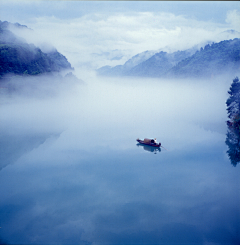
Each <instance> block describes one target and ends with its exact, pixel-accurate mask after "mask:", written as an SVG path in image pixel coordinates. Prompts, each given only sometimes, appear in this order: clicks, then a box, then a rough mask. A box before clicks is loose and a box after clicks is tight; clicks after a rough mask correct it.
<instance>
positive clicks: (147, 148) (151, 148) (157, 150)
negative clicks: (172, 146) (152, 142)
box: [136, 143, 161, 154]
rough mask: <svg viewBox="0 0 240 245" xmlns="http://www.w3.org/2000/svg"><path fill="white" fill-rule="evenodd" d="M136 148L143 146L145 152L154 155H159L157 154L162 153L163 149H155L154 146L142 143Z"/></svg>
mask: <svg viewBox="0 0 240 245" xmlns="http://www.w3.org/2000/svg"><path fill="white" fill-rule="evenodd" d="M136 146H138V147H139V146H141V147H143V149H144V150H145V151H149V152H152V153H154V154H157V152H161V148H160V147H153V146H149V145H143V144H140V143H137V144H136Z"/></svg>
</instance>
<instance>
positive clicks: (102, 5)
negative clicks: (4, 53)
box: [0, 0, 240, 69]
mask: <svg viewBox="0 0 240 245" xmlns="http://www.w3.org/2000/svg"><path fill="white" fill-rule="evenodd" d="M0 16H1V21H5V20H6V21H9V22H12V23H15V22H18V23H20V24H22V25H27V26H28V27H29V28H31V29H33V30H34V35H32V36H31V35H30V36H24V37H25V38H26V39H27V41H28V42H33V43H37V42H39V40H41V41H42V42H45V43H46V42H48V43H51V44H52V45H53V46H54V47H56V48H57V49H58V51H59V52H61V53H62V54H63V55H65V56H66V57H67V59H68V60H69V61H70V63H71V64H72V65H73V66H74V67H82V68H93V69H96V68H99V67H101V66H103V65H111V66H114V65H118V64H124V63H125V62H126V61H127V60H128V59H129V58H131V57H132V56H134V55H136V54H138V53H141V52H144V51H146V50H154V51H155V50H163V51H168V52H173V51H176V50H184V49H188V48H191V47H193V46H194V45H203V44H204V43H206V42H208V41H215V42H218V41H221V40H224V39H232V38H235V37H238V36H229V34H228V35H225V36H224V35H223V34H222V33H223V32H224V31H226V30H230V29H233V30H235V31H239V32H240V3H239V1H213V2H211V1H185V2H181V1H21V0H20V1H13V0H7V1H5V0H1V1H0Z"/></svg>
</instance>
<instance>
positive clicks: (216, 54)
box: [97, 38, 240, 78]
mask: <svg viewBox="0 0 240 245" xmlns="http://www.w3.org/2000/svg"><path fill="white" fill-rule="evenodd" d="M126 63H127V62H126ZM126 63H125V64H126ZM124 67H125V65H123V66H116V67H102V68H100V69H98V70H97V73H98V74H99V75H105V76H141V77H142V76H143V77H144V76H145V77H168V78H187V77H195V78H208V77H212V76H218V75H222V74H224V73H230V74H232V75H238V73H239V72H240V39H238V38H236V39H233V40H225V41H221V42H219V43H212V44H207V45H206V46H205V47H204V48H201V49H200V50H196V49H194V48H193V49H189V50H185V51H177V52H174V53H167V52H159V53H156V54H154V55H153V56H152V57H150V58H149V59H147V60H145V61H143V62H141V63H139V64H137V65H135V66H134V67H131V68H130V69H128V70H126V69H124Z"/></svg>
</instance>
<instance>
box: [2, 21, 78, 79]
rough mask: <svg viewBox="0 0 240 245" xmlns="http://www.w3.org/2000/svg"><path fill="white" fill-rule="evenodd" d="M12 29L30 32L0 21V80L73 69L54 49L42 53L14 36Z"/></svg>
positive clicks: (21, 27) (20, 26) (17, 25)
mask: <svg viewBox="0 0 240 245" xmlns="http://www.w3.org/2000/svg"><path fill="white" fill-rule="evenodd" d="M13 27H14V28H15V29H18V30H20V31H21V30H24V29H28V30H31V29H29V28H28V27H27V26H24V25H20V24H18V23H16V24H12V23H9V22H7V21H4V22H2V21H0V79H1V78H2V77H3V76H4V75H9V74H11V75H12V74H15V75H38V74H43V73H53V72H60V71H62V70H67V69H70V70H72V69H73V68H72V67H71V64H70V63H69V62H68V60H67V59H66V57H65V56H63V55H62V54H60V53H59V52H58V51H57V50H56V49H51V50H50V51H49V52H43V51H42V50H41V49H40V48H39V47H36V46H35V45H34V44H29V43H27V42H26V40H24V39H23V38H22V37H19V36H17V35H16V34H14V33H13V32H12V31H11V28H13Z"/></svg>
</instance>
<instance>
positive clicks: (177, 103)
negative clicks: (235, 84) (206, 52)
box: [0, 78, 240, 245]
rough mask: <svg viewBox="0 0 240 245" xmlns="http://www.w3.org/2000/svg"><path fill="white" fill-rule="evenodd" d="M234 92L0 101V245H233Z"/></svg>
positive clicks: (208, 87) (101, 92)
mask: <svg viewBox="0 0 240 245" xmlns="http://www.w3.org/2000/svg"><path fill="white" fill-rule="evenodd" d="M231 82H232V81H231V80H224V79H223V80H222V81H220V80H216V81H215V80H211V81H184V80H181V81H163V80H157V79H155V80H154V79H151V80H149V79H148V80H144V79H138V80H134V79H114V78H113V79H102V80H100V79H96V80H89V81H86V83H87V84H86V85H83V86H76V87H75V86H74V87H70V88H66V86H65V85H64V86H62V87H60V88H58V92H57V93H52V88H49V87H47V88H46V87H43V88H42V89H41V90H40V92H36V91H34V92H33V93H32V92H30V93H29V91H27V92H26V91H24V92H22V93H21V94H20V95H17V94H15V95H12V96H10V97H4V96H2V99H1V107H0V113H1V139H0V144H1V150H0V153H1V156H0V160H1V162H0V164H1V165H0V197H1V198H0V227H1V228H0V242H1V243H3V244H94V245H98V244H206V245H215V244H231V245H232V244H233V245H235V244H236V245H238V244H240V233H239V231H240V225H239V222H240V208H239V201H240V189H239V186H240V181H239V176H240V175H239V174H240V170H239V167H240V166H239V165H237V166H236V167H234V166H233V165H232V164H231V161H230V160H229V157H228V155H227V153H226V151H227V150H228V148H227V146H226V144H225V140H226V133H227V127H226V125H225V121H226V120H227V115H226V107H225V101H226V98H227V96H228V95H227V90H228V89H229V86H230V84H231ZM46 91H47V92H48V93H47V94H48V96H45V95H46ZM49 91H50V92H49ZM50 95H51V96H50ZM138 137H139V138H144V137H154V138H155V137H156V138H157V139H158V141H160V142H161V143H162V145H163V146H164V147H165V148H166V149H164V148H161V150H160V151H154V150H152V149H149V148H146V147H145V148H144V147H143V146H138V145H137V142H136V138H138Z"/></svg>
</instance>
